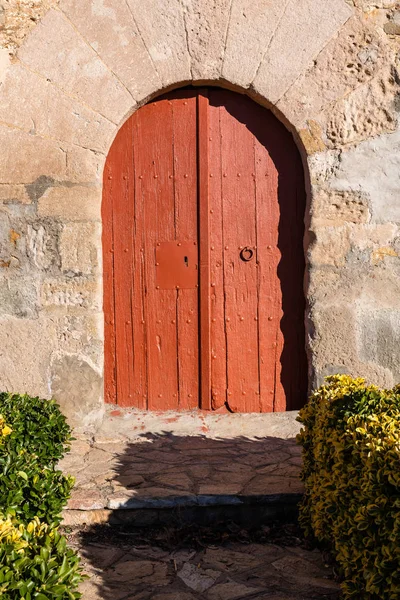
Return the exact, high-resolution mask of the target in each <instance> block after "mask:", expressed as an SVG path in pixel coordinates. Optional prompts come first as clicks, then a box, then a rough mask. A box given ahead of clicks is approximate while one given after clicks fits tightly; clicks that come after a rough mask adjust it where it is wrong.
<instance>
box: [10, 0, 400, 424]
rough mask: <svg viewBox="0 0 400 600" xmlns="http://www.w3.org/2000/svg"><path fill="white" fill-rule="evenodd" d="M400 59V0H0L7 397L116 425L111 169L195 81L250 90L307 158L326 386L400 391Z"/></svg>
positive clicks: (311, 343) (317, 373)
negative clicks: (107, 222) (153, 117)
mask: <svg viewBox="0 0 400 600" xmlns="http://www.w3.org/2000/svg"><path fill="white" fill-rule="evenodd" d="M399 60H400V3H398V2H394V1H391V0H376V1H373V0H372V1H371V0H286V1H285V2H282V1H281V0H256V1H254V0H145V1H143V0H140V1H139V0H0V147H1V148H2V153H1V156H0V213H1V218H0V387H1V388H2V389H8V390H14V391H20V392H24V391H28V392H29V393H31V394H39V395H42V396H45V397H50V396H55V397H56V398H57V399H58V400H59V401H60V402H61V404H62V405H63V408H64V410H65V411H66V412H67V414H68V416H69V418H70V420H71V422H72V423H73V424H79V425H80V426H82V427H91V426H93V425H94V424H95V423H96V422H98V421H99V420H100V418H101V414H102V410H103V392H102V384H101V381H102V372H103V314H102V266H101V218H100V214H101V213H100V208H101V197H102V171H103V166H104V161H105V157H106V155H107V152H108V149H109V147H110V145H111V142H112V140H113V139H114V137H115V135H116V132H117V131H118V129H119V127H120V126H121V125H122V123H123V122H124V121H125V120H126V118H127V117H128V116H129V115H131V114H132V113H133V112H134V111H135V110H136V109H137V108H138V107H140V106H141V105H142V104H144V103H145V102H146V101H147V100H148V99H150V98H151V97H154V96H155V95H157V94H159V93H161V92H162V91H164V90H166V89H171V88H173V87H179V86H181V85H187V84H190V83H194V84H196V83H198V84H204V83H207V84H210V85H221V86H226V87H229V88H231V89H236V90H237V91H240V92H242V93H247V94H249V95H250V96H251V97H253V98H254V99H255V100H256V101H257V102H260V103H262V104H263V105H265V106H267V107H269V108H271V109H272V110H273V111H274V112H275V114H277V115H278V117H279V118H281V119H282V120H283V121H284V123H285V124H286V126H287V127H289V128H290V130H291V131H292V132H293V135H294V137H295V139H296V141H297V143H298V145H299V148H300V150H301V152H302V155H303V158H304V165H305V169H306V174H307V177H308V178H309V190H308V192H309V194H308V197H309V202H308V211H307V214H306V215H305V222H306V235H305V252H306V255H307V261H308V265H307V273H306V278H305V292H306V295H307V314H306V324H307V346H308V354H309V370H310V382H311V385H312V386H314V385H316V384H318V383H320V382H321V381H322V380H323V377H324V376H325V375H327V374H330V373H335V372H349V373H351V374H352V375H360V376H365V377H366V378H367V379H368V380H369V381H372V382H374V383H377V384H379V385H384V386H391V385H393V384H394V383H395V382H398V381H399V380H400V352H399V350H398V348H399V345H400V344H399V342H400V339H399V338H400V300H399V298H400V293H399V292H400V283H399V282H400V277H399V275H400V268H399V267H400V259H399V253H400V235H399V224H400V200H399V198H400V131H399V122H398V116H399V111H400V95H399V92H400V87H399V83H400V66H399ZM82 390H84V396H85V398H84V399H83V398H82Z"/></svg>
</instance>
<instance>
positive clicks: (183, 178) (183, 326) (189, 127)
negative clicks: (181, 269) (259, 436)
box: [170, 91, 199, 409]
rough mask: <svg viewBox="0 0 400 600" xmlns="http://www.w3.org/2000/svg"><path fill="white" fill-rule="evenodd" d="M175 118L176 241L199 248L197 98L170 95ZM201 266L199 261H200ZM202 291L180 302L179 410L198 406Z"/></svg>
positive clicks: (187, 293) (188, 292) (185, 292)
mask: <svg viewBox="0 0 400 600" xmlns="http://www.w3.org/2000/svg"><path fill="white" fill-rule="evenodd" d="M170 97H171V101H172V115H173V154H174V165H173V168H174V172H173V174H172V175H173V181H174V196H175V239H176V240H178V241H179V242H190V243H193V244H194V245H196V248H198V218H197V208H198V207H197V94H196V92H189V91H182V92H180V93H176V92H175V93H173V94H171V96H170ZM197 262H198V260H197ZM198 297H199V288H198V287H197V288H194V289H180V290H179V291H178V298H177V335H178V357H177V358H178V378H179V381H178V383H179V391H178V394H179V401H178V406H179V408H180V409H193V408H197V407H198V406H199V330H198V327H199V310H198V304H199V301H198Z"/></svg>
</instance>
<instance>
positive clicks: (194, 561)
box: [70, 526, 339, 600]
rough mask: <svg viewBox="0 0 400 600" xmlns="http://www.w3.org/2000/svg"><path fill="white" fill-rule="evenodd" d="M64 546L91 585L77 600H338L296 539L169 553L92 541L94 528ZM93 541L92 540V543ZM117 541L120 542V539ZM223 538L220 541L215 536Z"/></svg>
mask: <svg viewBox="0 0 400 600" xmlns="http://www.w3.org/2000/svg"><path fill="white" fill-rule="evenodd" d="M94 529H95V533H94V534H93V533H90V528H89V531H88V530H86V532H85V531H84V532H83V535H82V534H81V535H78V536H76V537H75V536H74V535H72V539H70V543H71V544H72V546H74V547H75V548H76V549H77V550H78V551H79V553H80V554H81V556H82V559H83V567H84V570H85V572H86V573H87V574H89V575H90V579H88V580H87V581H85V582H84V583H83V584H82V585H81V588H80V590H81V592H82V593H83V600H241V599H247V600H311V599H315V600H317V599H319V600H322V599H326V598H329V599H331V600H337V599H338V598H339V589H338V584H337V583H336V582H335V581H334V580H333V572H332V568H331V567H327V566H326V565H325V564H324V560H323V557H322V556H321V554H320V553H319V552H318V551H317V550H314V551H310V550H306V549H304V548H303V547H302V546H301V542H300V540H297V541H296V540H295V541H292V542H291V543H290V545H289V546H286V545H284V544H282V543H280V541H279V539H278V540H272V541H271V542H270V543H254V542H252V541H251V540H250V541H248V542H247V543H245V542H241V543H240V542H237V541H233V542H231V541H229V540H228V541H227V542H223V541H222V543H221V540H217V539H216V540H215V543H210V542H209V543H207V544H203V547H200V549H199V547H198V544H197V548H196V547H190V544H189V545H187V544H179V543H176V542H175V547H174V548H169V549H165V545H164V546H163V545H162V544H161V545H160V544H155V543H154V540H149V541H148V542H147V543H144V542H143V540H142V541H141V542H140V541H135V539H133V540H131V539H130V538H129V537H126V536H125V538H124V539H122V541H121V539H118V535H117V536H116V537H117V539H113V538H115V534H111V539H107V534H106V539H104V535H103V536H101V535H96V529H97V530H99V529H100V530H102V529H103V530H104V529H106V530H107V529H110V528H104V526H94ZM96 537H98V539H96ZM121 537H122V538H123V536H121V535H120V538H121ZM222 537H223V536H222Z"/></svg>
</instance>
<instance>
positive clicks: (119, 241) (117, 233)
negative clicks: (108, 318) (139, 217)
mask: <svg viewBox="0 0 400 600" xmlns="http://www.w3.org/2000/svg"><path fill="white" fill-rule="evenodd" d="M131 140H132V121H128V122H127V123H125V125H124V126H123V128H122V129H121V131H120V132H119V135H118V138H117V139H116V140H115V142H114V150H115V153H116V154H115V155H114V157H115V160H114V163H113V175H112V176H113V180H112V181H113V245H114V302H115V339H116V344H115V360H116V367H117V399H118V404H119V405H120V406H130V405H132V403H133V402H134V384H135V382H134V377H133V369H132V365H133V329H132V287H133V269H132V267H133V264H132V252H133V246H132V241H133V222H134V194H133V147H132V142H131Z"/></svg>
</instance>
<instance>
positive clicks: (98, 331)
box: [52, 311, 104, 371]
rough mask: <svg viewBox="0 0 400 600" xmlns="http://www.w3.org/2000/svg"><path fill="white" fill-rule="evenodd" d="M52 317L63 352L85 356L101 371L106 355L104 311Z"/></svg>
mask: <svg viewBox="0 0 400 600" xmlns="http://www.w3.org/2000/svg"><path fill="white" fill-rule="evenodd" d="M52 319H54V321H55V322H56V325H57V339H58V344H59V346H60V348H62V350H63V352H64V353H65V354H76V355H81V356H85V357H86V358H87V360H89V361H90V364H92V365H94V366H95V367H96V368H97V369H98V370H99V371H100V370H101V369H102V366H103V355H104V343H103V337H104V315H103V313H102V312H93V311H86V313H85V314H82V312H81V313H80V314H64V315H61V316H54V315H52Z"/></svg>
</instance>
